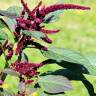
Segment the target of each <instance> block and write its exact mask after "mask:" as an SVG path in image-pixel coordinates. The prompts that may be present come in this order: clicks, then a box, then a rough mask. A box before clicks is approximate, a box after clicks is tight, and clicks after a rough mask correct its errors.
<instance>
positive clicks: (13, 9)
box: [7, 6, 23, 17]
mask: <svg viewBox="0 0 96 96" xmlns="http://www.w3.org/2000/svg"><path fill="white" fill-rule="evenodd" d="M22 9H23V8H22V7H18V6H11V7H9V8H8V9H7V12H10V13H12V14H16V16H18V17H19V16H20V14H21V12H22Z"/></svg>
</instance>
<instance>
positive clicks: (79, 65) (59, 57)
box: [42, 48, 96, 75]
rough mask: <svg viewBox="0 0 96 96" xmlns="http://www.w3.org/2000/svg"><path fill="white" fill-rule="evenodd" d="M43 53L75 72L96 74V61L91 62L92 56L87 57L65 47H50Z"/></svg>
mask: <svg viewBox="0 0 96 96" xmlns="http://www.w3.org/2000/svg"><path fill="white" fill-rule="evenodd" d="M42 54H43V55H44V56H46V57H47V58H49V59H53V60H56V62H57V64H59V65H60V66H63V67H66V66H67V68H69V69H71V70H72V71H74V72H80V71H81V72H82V73H85V74H90V75H96V65H95V63H94V64H93V63H92V62H93V61H91V62H90V59H91V58H87V57H86V56H84V55H81V54H80V53H78V52H75V51H72V50H69V49H64V48H49V50H48V51H42ZM95 59H96V58H95ZM91 60H92V59H91Z"/></svg>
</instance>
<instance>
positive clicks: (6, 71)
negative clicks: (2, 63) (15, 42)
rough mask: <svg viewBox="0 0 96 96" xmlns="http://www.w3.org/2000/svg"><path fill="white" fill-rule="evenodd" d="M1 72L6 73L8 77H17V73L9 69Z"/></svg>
mask: <svg viewBox="0 0 96 96" xmlns="http://www.w3.org/2000/svg"><path fill="white" fill-rule="evenodd" d="M3 72H4V73H6V74H8V75H12V76H16V77H18V76H19V73H17V72H16V71H14V70H12V69H10V68H6V69H4V71H3Z"/></svg>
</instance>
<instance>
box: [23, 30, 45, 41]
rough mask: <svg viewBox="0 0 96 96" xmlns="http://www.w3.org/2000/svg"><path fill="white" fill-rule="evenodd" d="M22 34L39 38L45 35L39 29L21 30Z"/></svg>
mask: <svg viewBox="0 0 96 96" xmlns="http://www.w3.org/2000/svg"><path fill="white" fill-rule="evenodd" d="M22 34H23V35H27V36H31V37H34V38H36V39H41V38H44V37H46V36H45V34H44V33H42V32H40V31H25V30H24V31H22Z"/></svg>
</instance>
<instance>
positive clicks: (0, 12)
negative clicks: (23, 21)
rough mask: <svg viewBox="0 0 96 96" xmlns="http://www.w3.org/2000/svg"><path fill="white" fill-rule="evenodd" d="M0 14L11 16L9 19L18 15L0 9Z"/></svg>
mask: <svg viewBox="0 0 96 96" xmlns="http://www.w3.org/2000/svg"><path fill="white" fill-rule="evenodd" d="M0 15H1V16H6V17H8V18H11V19H14V18H17V17H18V16H16V14H13V13H10V12H8V11H5V10H0Z"/></svg>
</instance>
